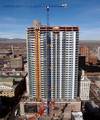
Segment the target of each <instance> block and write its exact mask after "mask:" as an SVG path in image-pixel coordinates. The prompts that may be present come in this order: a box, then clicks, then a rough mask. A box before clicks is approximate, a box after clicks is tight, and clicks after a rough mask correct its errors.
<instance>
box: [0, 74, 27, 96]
mask: <svg viewBox="0 0 100 120" xmlns="http://www.w3.org/2000/svg"><path fill="white" fill-rule="evenodd" d="M25 77H26V76H24V77H22V76H1V77H0V96H2V97H17V96H18V95H20V94H21V93H22V92H23V91H25V89H26V81H25Z"/></svg>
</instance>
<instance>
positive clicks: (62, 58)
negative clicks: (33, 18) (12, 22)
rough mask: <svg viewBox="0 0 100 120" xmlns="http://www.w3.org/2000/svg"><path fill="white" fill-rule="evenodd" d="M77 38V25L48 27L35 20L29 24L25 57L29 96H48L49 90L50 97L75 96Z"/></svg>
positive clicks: (65, 97)
mask: <svg viewBox="0 0 100 120" xmlns="http://www.w3.org/2000/svg"><path fill="white" fill-rule="evenodd" d="M48 39H49V40H50V41H49V44H48V42H47V40H48ZM78 41H79V28H78V27H61V26H57V27H55V26H53V27H47V26H41V25H39V24H38V23H37V22H35V26H34V27H30V28H28V30H27V57H28V73H29V92H30V93H29V94H30V96H32V97H36V98H37V99H41V98H45V99H47V98H48V94H50V97H51V99H52V98H55V99H74V98H75V97H77V86H78V83H77V82H78ZM48 46H49V47H48ZM48 49H50V50H49V52H50V54H48ZM48 55H49V57H48ZM48 58H49V64H48ZM48 68H49V69H50V74H49V75H48ZM48 80H49V81H48ZM48 82H49V83H48ZM49 92H50V93H49Z"/></svg>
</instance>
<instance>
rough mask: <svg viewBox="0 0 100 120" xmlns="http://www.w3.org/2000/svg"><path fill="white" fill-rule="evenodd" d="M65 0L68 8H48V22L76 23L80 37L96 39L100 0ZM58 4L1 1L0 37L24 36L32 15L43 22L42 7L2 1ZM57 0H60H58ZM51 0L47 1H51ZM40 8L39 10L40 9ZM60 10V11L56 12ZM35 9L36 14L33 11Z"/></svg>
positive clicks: (58, 24) (67, 24) (62, 24)
mask: <svg viewBox="0 0 100 120" xmlns="http://www.w3.org/2000/svg"><path fill="white" fill-rule="evenodd" d="M63 1H67V4H68V6H67V8H65V9H64V8H59V9H58V8H50V25H51V26H52V25H57V26H79V27H80V40H99V38H100V35H99V31H100V26H99V23H100V22H99V18H100V17H99V14H100V4H99V3H100V1H99V0H88V1H86V2H85V1H82V0H77V1H74V0H63ZM41 2H42V3H43V4H45V3H46V4H48V3H50V2H51V3H53V4H58V1H57V0H48V2H47V0H44V1H42V0H38V1H36V0H34V1H32V0H28V1H27V0H21V1H20V2H19V1H17V2H16V0H9V2H8V1H7V0H5V1H3V0H1V1H0V19H1V22H0V36H1V38H25V32H26V31H25V29H26V28H27V27H29V26H31V24H30V23H31V21H33V20H34V19H38V20H40V21H41V22H42V23H43V24H46V11H45V8H38V9H37V8H36V9H35V8H28V7H23V8H14V7H13V8H9V7H8V8H7V7H3V6H4V5H16V4H17V5H22V4H24V5H30V4H31V5H36V4H41ZM59 2H60V0H59ZM51 3H50V4H51ZM40 11H41V12H40ZM58 11H59V12H58ZM36 13H37V14H36Z"/></svg>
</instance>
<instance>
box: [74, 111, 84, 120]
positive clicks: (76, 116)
mask: <svg viewBox="0 0 100 120" xmlns="http://www.w3.org/2000/svg"><path fill="white" fill-rule="evenodd" d="M72 116H74V120H83V114H82V112H72Z"/></svg>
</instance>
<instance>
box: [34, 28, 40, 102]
mask: <svg viewBox="0 0 100 120" xmlns="http://www.w3.org/2000/svg"><path fill="white" fill-rule="evenodd" d="M40 53H41V51H40V30H39V29H35V80H36V99H37V101H39V100H40V99H41V60H40V59H41V54H40Z"/></svg>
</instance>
